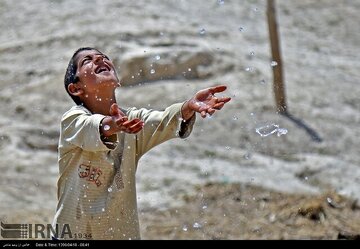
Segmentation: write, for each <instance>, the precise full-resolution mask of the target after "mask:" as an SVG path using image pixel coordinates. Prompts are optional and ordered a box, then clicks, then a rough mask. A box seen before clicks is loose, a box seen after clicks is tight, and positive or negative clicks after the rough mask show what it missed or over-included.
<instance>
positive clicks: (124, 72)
mask: <svg viewBox="0 0 360 249" xmlns="http://www.w3.org/2000/svg"><path fill="white" fill-rule="evenodd" d="M275 8H276V18H277V23H278V31H279V37H280V45H281V53H282V54H281V55H282V69H283V73H284V85H285V94H286V103H287V110H288V112H289V113H290V114H291V115H292V116H293V117H295V118H296V119H298V120H301V121H302V122H303V123H304V124H306V125H307V126H308V127H310V128H311V129H313V131H315V132H316V133H317V134H318V136H319V137H320V138H321V140H322V141H321V142H319V141H315V140H314V139H313V138H312V137H311V136H310V135H309V134H308V133H307V132H306V130H305V129H303V128H301V127H299V126H298V125H297V124H296V123H294V122H292V121H291V120H290V119H289V118H287V117H285V116H284V115H279V113H278V112H277V109H276V104H275V99H274V93H273V74H272V70H273V69H274V67H277V66H279V64H278V63H277V62H276V61H274V60H273V57H272V55H271V47H270V40H269V31H268V22H267V16H266V10H267V2H266V1H261V0H246V1H245V0H244V1H237V0H211V1H206V0H195V1H190V0H176V1H175V0H166V1H165V0H156V1H155V0H146V1H145V0H138V1H122V0H119V1H116V0H101V1H100V0H99V1H95V0H87V1H70V0H57V1H55V0H31V1H25V0H18V1H10V0H0V28H1V30H2V32H1V33H0V61H1V63H0V75H1V78H0V172H1V173H0V185H1V187H0V200H1V201H0V219H1V221H2V222H5V223H11V222H13V223H14V222H18V223H43V224H47V223H51V221H52V219H53V215H54V212H55V209H56V181H57V177H58V165H57V142H58V136H59V123H60V119H61V116H62V114H63V113H64V112H65V111H67V110H68V109H69V108H70V107H71V106H72V105H73V102H72V100H71V99H70V97H69V96H68V95H67V93H66V91H65V89H64V86H63V77H64V74H65V69H66V67H67V64H68V62H69V60H70V58H71V56H72V54H73V53H74V51H75V50H76V49H77V48H79V47H84V46H91V47H96V48H98V49H99V50H101V51H102V52H104V53H105V54H107V55H108V56H109V57H110V58H111V59H112V60H113V61H114V63H115V65H116V68H117V70H118V73H119V75H120V78H121V82H122V85H123V86H122V87H121V88H120V89H118V96H119V99H118V103H119V104H120V105H121V106H123V107H131V106H136V107H147V108H152V109H159V110H161V109H164V108H166V107H167V106H168V105H170V104H172V103H175V102H182V101H184V100H186V99H188V98H190V97H191V96H192V95H193V94H195V93H196V92H197V91H198V90H200V89H202V88H205V87H209V86H213V85H216V84H226V85H227V86H228V90H227V91H226V92H224V93H223V94H221V95H223V96H230V97H232V101H231V102H230V103H229V104H227V106H225V107H224V109H223V110H222V111H221V112H218V113H216V114H215V115H214V116H213V117H211V118H206V119H201V118H200V116H198V119H197V122H196V125H195V128H194V131H193V133H192V134H191V136H190V137H189V138H187V139H185V140H180V139H176V140H171V141H169V142H167V143H165V144H162V145H160V146H159V147H157V148H155V149H153V150H152V151H150V152H149V153H148V154H147V155H146V156H144V157H143V158H142V159H141V161H140V164H139V168H138V172H137V190H138V203H139V214H140V222H141V232H142V237H143V238H144V239H338V238H359V237H360V235H359V231H360V203H359V198H360V194H359V189H360V153H359V148H360V141H359V138H360V128H359V125H360V87H359V82H358V81H359V79H360V70H359V69H360V60H359V58H360V57H359V54H360V49H359V44H360V32H359V31H360V30H359V23H360V17H359V15H358V13H359V11H360V2H359V1H356V0H340V1H339V0H326V1H325V0H304V1H285V0H278V1H276V2H275Z"/></svg>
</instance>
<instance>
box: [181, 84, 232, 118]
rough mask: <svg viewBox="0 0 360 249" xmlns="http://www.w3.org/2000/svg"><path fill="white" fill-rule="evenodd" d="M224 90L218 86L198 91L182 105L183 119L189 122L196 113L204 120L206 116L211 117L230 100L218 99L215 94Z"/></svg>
mask: <svg viewBox="0 0 360 249" xmlns="http://www.w3.org/2000/svg"><path fill="white" fill-rule="evenodd" d="M226 88H227V87H226V86H225V85H218V86H214V87H209V88H206V89H203V90H200V91H198V92H197V93H196V94H195V95H194V96H193V97H192V98H191V99H189V100H188V101H187V102H185V104H184V105H183V107H182V109H181V112H182V116H183V119H184V120H185V121H186V120H189V119H190V118H191V117H192V116H193V115H194V114H195V113H196V112H198V113H200V115H201V117H202V118H205V117H206V115H207V114H209V115H213V114H214V113H215V111H216V110H221V108H223V106H224V105H225V103H227V102H229V101H230V100H231V98H229V97H223V98H218V97H216V96H215V94H216V93H220V92H223V91H225V90H226Z"/></svg>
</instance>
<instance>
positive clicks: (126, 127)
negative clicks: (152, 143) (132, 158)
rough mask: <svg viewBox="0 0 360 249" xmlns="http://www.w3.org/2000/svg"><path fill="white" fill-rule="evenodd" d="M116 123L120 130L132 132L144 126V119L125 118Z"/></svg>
mask: <svg viewBox="0 0 360 249" xmlns="http://www.w3.org/2000/svg"><path fill="white" fill-rule="evenodd" d="M117 125H118V126H120V130H121V131H124V132H126V133H131V134H134V133H137V132H139V131H140V130H141V129H142V128H143V127H144V121H142V120H140V119H138V118H135V119H132V120H127V121H125V122H123V123H119V124H117Z"/></svg>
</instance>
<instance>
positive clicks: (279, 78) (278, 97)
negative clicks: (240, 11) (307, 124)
mask: <svg viewBox="0 0 360 249" xmlns="http://www.w3.org/2000/svg"><path fill="white" fill-rule="evenodd" d="M274 2H275V0H267V18H268V25H269V35H270V43H271V54H272V60H273V61H276V62H277V65H276V66H273V67H272V68H273V76H274V82H273V89H274V93H275V101H276V109H277V111H278V112H279V113H280V114H282V113H286V111H287V109H286V99H285V89H284V82H283V71H282V61H281V55H280V43H279V35H278V30H277V23H276V11H275V7H274Z"/></svg>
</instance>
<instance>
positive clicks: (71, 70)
mask: <svg viewBox="0 0 360 249" xmlns="http://www.w3.org/2000/svg"><path fill="white" fill-rule="evenodd" d="M84 50H96V51H98V52H100V51H99V50H98V49H96V48H92V47H83V48H79V49H78V50H76V51H75V53H74V54H73V56H72V57H71V59H70V61H69V64H68V67H67V69H66V73H65V78H64V85H65V89H66V92H67V93H68V94H69V95H70V97H71V98H72V99H73V100H74V102H75V103H76V104H77V105H82V104H83V103H82V102H81V100H80V98H79V97H77V96H74V95H72V94H71V93H70V92H69V90H68V86H69V84H70V83H76V82H78V81H79V78H78V77H77V76H76V71H77V63H76V61H75V57H76V55H77V54H78V53H80V52H81V51H84ZM100 53H101V52H100Z"/></svg>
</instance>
